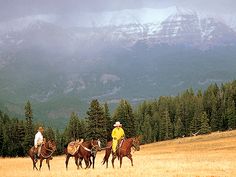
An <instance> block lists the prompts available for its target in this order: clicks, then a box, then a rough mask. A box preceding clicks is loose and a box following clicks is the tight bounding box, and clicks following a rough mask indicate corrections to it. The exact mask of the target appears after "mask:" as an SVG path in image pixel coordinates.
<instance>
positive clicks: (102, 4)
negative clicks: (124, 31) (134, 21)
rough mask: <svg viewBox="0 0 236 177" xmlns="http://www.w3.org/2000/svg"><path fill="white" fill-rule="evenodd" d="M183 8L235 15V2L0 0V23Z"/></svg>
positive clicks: (181, 0) (203, 0)
mask: <svg viewBox="0 0 236 177" xmlns="http://www.w3.org/2000/svg"><path fill="white" fill-rule="evenodd" d="M169 6H183V7H185V8H193V9H196V10H201V11H207V12H212V13H228V14H235V13H236V0H0V20H8V19H11V18H15V17H21V16H26V15H32V14H48V13H50V14H59V15H63V14H65V15H67V14H70V13H82V12H98V11H113V10H121V9H136V8H145V7H147V8H165V7H169Z"/></svg>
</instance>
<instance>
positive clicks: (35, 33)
mask: <svg viewBox="0 0 236 177" xmlns="http://www.w3.org/2000/svg"><path fill="white" fill-rule="evenodd" d="M234 19H235V18H233V17H231V18H230V17H229V16H227V15H226V16H222V17H218V16H214V15H209V14H202V13H199V12H195V11H193V10H188V9H182V8H177V7H170V8H167V9H150V8H149V9H148V8H143V9H126V10H121V11H114V12H102V13H80V14H79V15H73V19H70V20H68V21H66V20H61V18H60V15H58V14H55V15H52V14H49V15H48V14H41V15H36V16H35V15H34V16H27V17H20V18H17V19H12V20H9V21H4V22H0V83H1V84H0V98H1V99H0V104H1V102H5V100H9V102H13V103H23V102H25V100H26V99H30V100H32V101H34V102H35V103H38V104H40V103H41V104H44V105H45V107H47V104H52V103H60V104H54V105H55V106H58V105H59V106H61V107H60V108H59V107H54V108H53V109H54V110H51V109H50V110H47V108H46V109H45V110H47V111H48V112H45V113H44V115H43V116H42V117H44V116H45V117H49V116H55V117H57V116H59V117H60V116H61V117H62V114H63V116H64V113H65V112H67V113H68V112H71V111H73V110H74V109H76V108H77V107H78V105H76V104H77V102H79V103H81V102H83V104H84V103H85V104H84V107H86V104H87V102H88V101H89V100H91V99H93V98H98V99H100V100H102V101H108V102H116V100H119V99H120V98H128V99H130V100H133V101H134V102H136V101H137V100H144V99H147V98H154V97H157V96H160V95H172V94H176V93H177V92H180V91H182V90H183V89H186V88H189V87H193V88H196V89H197V88H205V87H206V86H207V85H209V84H210V83H213V82H217V83H220V82H224V81H227V80H229V79H233V78H235V74H236V73H235V67H236V63H235V62H236V61H235V56H236V50H235V49H236V32H235V31H236V30H235V26H236V25H235V24H236V23H235V20H234ZM2 100H3V101H2ZM75 100H76V101H75ZM114 100H115V101H114ZM65 102H66V104H65V105H63V103H65ZM9 105H11V104H10V103H9ZM41 106H42V105H41ZM7 107H8V108H9V106H7ZM49 107H50V106H49ZM9 109H10V108H9ZM59 114H60V115H59ZM64 117H65V116H64Z"/></svg>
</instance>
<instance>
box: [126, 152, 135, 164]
mask: <svg viewBox="0 0 236 177" xmlns="http://www.w3.org/2000/svg"><path fill="white" fill-rule="evenodd" d="M127 157H128V158H129V159H130V161H131V165H132V166H134V164H133V158H132V155H131V154H128V155H127Z"/></svg>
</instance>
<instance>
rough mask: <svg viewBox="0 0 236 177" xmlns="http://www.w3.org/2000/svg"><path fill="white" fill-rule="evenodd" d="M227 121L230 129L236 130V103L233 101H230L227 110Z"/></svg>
mask: <svg viewBox="0 0 236 177" xmlns="http://www.w3.org/2000/svg"><path fill="white" fill-rule="evenodd" d="M225 115H226V119H227V120H228V129H235V128H236V111H235V103H234V101H233V100H232V99H230V100H228V102H227V108H226V114H225Z"/></svg>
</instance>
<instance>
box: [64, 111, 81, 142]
mask: <svg viewBox="0 0 236 177" xmlns="http://www.w3.org/2000/svg"><path fill="white" fill-rule="evenodd" d="M78 124H79V117H78V114H77V113H75V112H72V113H71V115H70V120H69V123H68V125H67V129H66V139H67V142H70V141H76V140H77V139H79V134H80V130H79V129H78V127H79V125H78Z"/></svg>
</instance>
